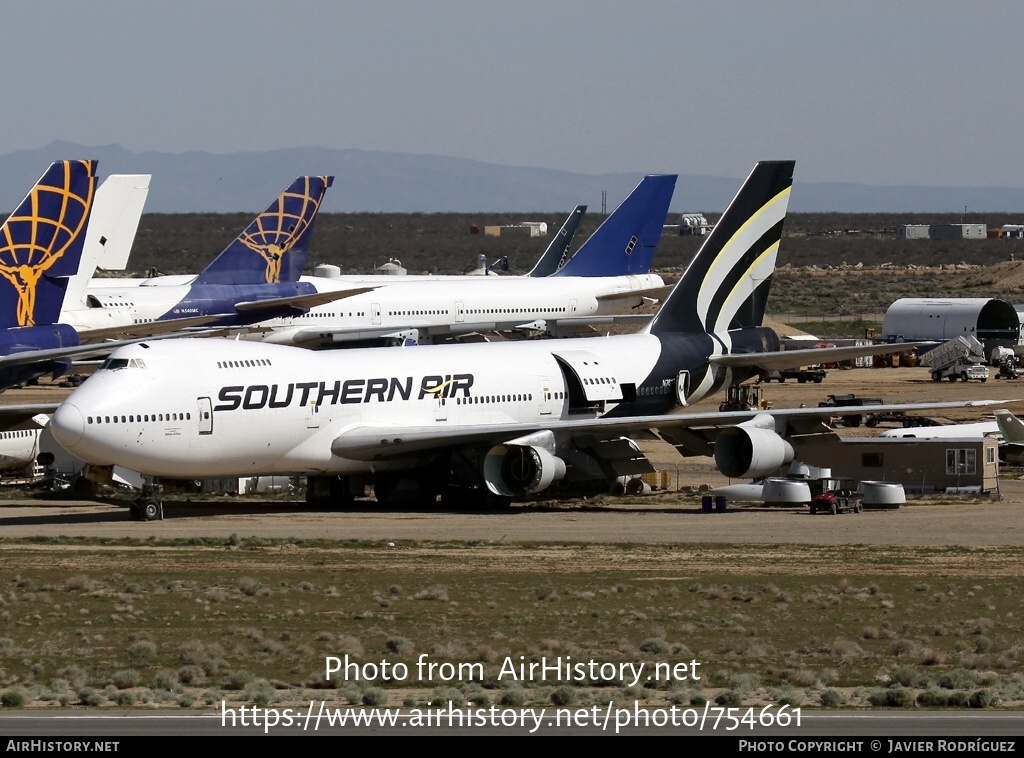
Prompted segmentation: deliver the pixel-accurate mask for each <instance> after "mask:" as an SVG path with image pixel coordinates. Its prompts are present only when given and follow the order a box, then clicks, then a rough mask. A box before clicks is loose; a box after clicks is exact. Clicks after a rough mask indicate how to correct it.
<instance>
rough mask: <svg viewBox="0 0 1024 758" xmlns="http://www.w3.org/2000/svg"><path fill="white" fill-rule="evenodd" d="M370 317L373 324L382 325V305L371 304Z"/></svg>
mask: <svg viewBox="0 0 1024 758" xmlns="http://www.w3.org/2000/svg"><path fill="white" fill-rule="evenodd" d="M370 316H371V317H372V320H373V323H374V324H376V325H378V326H379V325H380V303H370Z"/></svg>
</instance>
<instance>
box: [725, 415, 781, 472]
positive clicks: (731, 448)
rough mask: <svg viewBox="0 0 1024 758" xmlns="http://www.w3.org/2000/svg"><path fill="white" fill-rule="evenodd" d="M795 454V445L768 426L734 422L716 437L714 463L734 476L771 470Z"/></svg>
mask: <svg viewBox="0 0 1024 758" xmlns="http://www.w3.org/2000/svg"><path fill="white" fill-rule="evenodd" d="M793 457H794V453H793V446H792V445H790V444H789V443H788V442H787V441H786V440H784V439H783V438H782V437H780V436H779V435H778V434H776V433H775V432H773V431H771V430H769V429H757V428H754V427H749V426H746V427H745V426H733V427H730V428H728V429H723V430H722V431H721V432H719V434H718V438H717V439H716V440H715V465H716V466H718V470H719V471H721V472H722V473H723V474H724V475H725V476H728V477H731V478H741V479H742V478H748V477H757V476H764V475H765V474H770V473H771V472H772V471H775V470H776V469H777V468H779V467H780V466H782V465H783V464H786V463H789V462H790V461H792V460H793Z"/></svg>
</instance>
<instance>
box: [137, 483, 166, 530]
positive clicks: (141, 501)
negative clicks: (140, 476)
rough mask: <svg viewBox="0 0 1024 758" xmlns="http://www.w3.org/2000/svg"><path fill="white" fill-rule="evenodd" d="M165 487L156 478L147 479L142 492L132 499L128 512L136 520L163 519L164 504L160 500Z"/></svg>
mask: <svg viewBox="0 0 1024 758" xmlns="http://www.w3.org/2000/svg"><path fill="white" fill-rule="evenodd" d="M162 492H163V487H161V486H160V484H159V483H158V482H157V481H156V480H155V479H148V478H147V479H146V480H145V482H144V484H143V485H142V492H141V493H140V494H139V495H138V496H137V497H136V498H135V499H134V500H132V504H131V505H129V506H128V512H129V513H130V514H131V517H132V519H133V520H134V521H163V520H164V504H163V502H162V501H161V500H160V494H161V493H162Z"/></svg>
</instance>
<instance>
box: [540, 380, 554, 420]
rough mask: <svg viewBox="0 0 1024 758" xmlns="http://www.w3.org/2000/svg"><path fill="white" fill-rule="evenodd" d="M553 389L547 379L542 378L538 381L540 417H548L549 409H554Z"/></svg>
mask: <svg viewBox="0 0 1024 758" xmlns="http://www.w3.org/2000/svg"><path fill="white" fill-rule="evenodd" d="M554 394H555V393H554V388H553V387H552V382H551V380H550V379H549V378H547V377H544V378H543V379H541V380H540V415H541V416H550V415H551V409H552V408H553V407H554V404H555V402H554Z"/></svg>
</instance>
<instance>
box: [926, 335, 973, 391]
mask: <svg viewBox="0 0 1024 758" xmlns="http://www.w3.org/2000/svg"><path fill="white" fill-rule="evenodd" d="M921 363H922V364H924V365H925V366H928V367H929V369H931V374H932V381H933V382H941V381H942V380H943V379H948V380H949V381H951V382H955V381H956V380H957V379H960V380H961V381H964V382H967V381H970V380H971V379H979V380H981V381H982V382H984V381H985V380H987V379H988V369H987V368H986V367H985V348H984V346H983V345H982V344H981V343H980V342H978V340H977V339H975V338H974V337H973V336H970V335H968V336H963V335H961V336H959V337H957V338H955V339H951V340H950V341H949V342H945V343H943V344H941V345H939V346H938V347H936V348H933V349H931V350H929V351H928V352H927V353H925V354H924V355H922V356H921Z"/></svg>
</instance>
